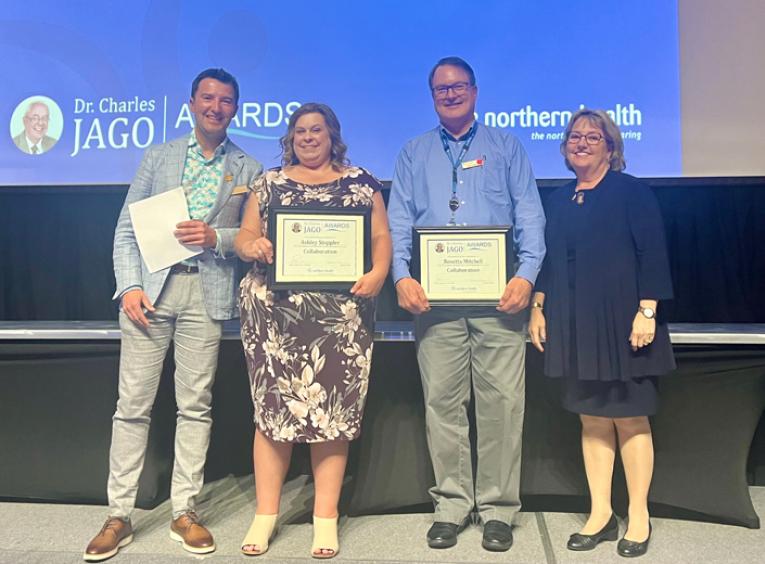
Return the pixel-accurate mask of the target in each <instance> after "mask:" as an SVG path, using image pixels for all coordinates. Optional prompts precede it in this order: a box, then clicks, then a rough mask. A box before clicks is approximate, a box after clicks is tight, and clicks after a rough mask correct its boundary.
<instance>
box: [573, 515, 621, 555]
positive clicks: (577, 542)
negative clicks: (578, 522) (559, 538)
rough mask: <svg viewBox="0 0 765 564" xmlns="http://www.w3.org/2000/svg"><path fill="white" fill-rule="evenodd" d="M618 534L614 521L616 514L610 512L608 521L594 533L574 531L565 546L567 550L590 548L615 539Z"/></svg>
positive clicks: (617, 524) (617, 526)
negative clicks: (585, 533) (586, 533)
mask: <svg viewBox="0 0 765 564" xmlns="http://www.w3.org/2000/svg"><path fill="white" fill-rule="evenodd" d="M618 536H619V523H617V522H616V515H614V514H613V513H611V518H610V519H609V520H608V523H606V524H605V526H604V527H603V528H602V529H600V530H599V531H598V532H597V533H595V534H594V535H583V534H582V533H574V534H573V535H571V536H570V537H569V539H568V543H567V544H566V548H568V549H569V550H592V549H593V548H595V547H596V546H598V543H600V542H602V541H615V540H616V538H617V537H618Z"/></svg>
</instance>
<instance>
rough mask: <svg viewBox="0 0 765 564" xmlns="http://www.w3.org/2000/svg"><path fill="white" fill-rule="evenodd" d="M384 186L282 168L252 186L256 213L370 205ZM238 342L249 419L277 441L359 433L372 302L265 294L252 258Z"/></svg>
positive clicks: (368, 179)
mask: <svg viewBox="0 0 765 564" xmlns="http://www.w3.org/2000/svg"><path fill="white" fill-rule="evenodd" d="M381 188H382V185H381V184H380V182H379V181H378V180H377V179H375V178H374V177H373V176H372V175H371V174H370V173H369V172H367V171H366V170H364V169H362V168H358V167H349V168H347V169H346V170H345V173H344V174H343V176H342V177H341V178H340V179H339V180H338V181H333V182H330V183H327V184H302V183H299V182H296V181H294V180H292V179H290V178H288V177H287V176H286V175H285V174H284V173H283V172H282V170H281V169H280V168H277V169H273V170H269V171H268V172H267V173H266V174H265V175H263V176H262V177H261V178H260V179H259V180H258V181H257V182H256V184H255V186H254V191H255V193H256V194H257V195H258V198H259V201H260V203H261V205H260V216H261V221H262V222H263V225H265V226H267V225H268V211H269V208H270V206H269V203H270V204H273V205H278V206H291V207H296V208H300V207H313V208H315V207H317V206H321V207H327V208H362V209H363V208H371V206H372V195H373V194H374V192H376V191H378V190H380V189H381ZM239 304H240V307H241V322H242V342H243V344H244V354H245V357H246V360H247V370H248V372H249V376H250V387H251V392H252V401H253V403H254V404H255V423H256V425H257V428H258V429H259V430H260V431H261V432H262V433H263V434H265V435H266V436H267V437H269V438H271V439H272V440H275V441H281V442H292V443H314V442H322V441H332V440H352V439H355V438H356V437H357V436H358V434H359V431H360V426H361V417H362V415H363V411H364V402H365V400H366V395H367V387H368V383H369V371H370V363H371V360H372V345H373V338H374V314H375V302H374V300H373V299H364V298H357V297H354V296H353V295H352V294H350V293H335V292H303V291H271V290H269V289H268V288H267V287H266V270H265V267H264V265H263V264H261V263H259V262H257V261H256V262H254V263H253V267H252V269H251V270H250V272H249V273H248V274H247V276H245V278H244V279H243V280H242V283H241V286H240V296H239Z"/></svg>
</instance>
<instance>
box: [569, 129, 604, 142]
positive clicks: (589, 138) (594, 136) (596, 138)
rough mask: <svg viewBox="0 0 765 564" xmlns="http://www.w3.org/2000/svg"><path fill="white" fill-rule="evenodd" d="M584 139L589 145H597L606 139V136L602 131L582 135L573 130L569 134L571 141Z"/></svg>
mask: <svg viewBox="0 0 765 564" xmlns="http://www.w3.org/2000/svg"><path fill="white" fill-rule="evenodd" d="M582 139H584V140H585V141H586V142H587V144H588V145H597V144H598V143H600V142H601V141H602V140H603V139H604V137H603V136H602V135H601V134H600V133H588V134H587V135H582V134H581V133H577V132H576V131H572V132H571V133H569V134H568V142H569V143H579V141H581V140H582Z"/></svg>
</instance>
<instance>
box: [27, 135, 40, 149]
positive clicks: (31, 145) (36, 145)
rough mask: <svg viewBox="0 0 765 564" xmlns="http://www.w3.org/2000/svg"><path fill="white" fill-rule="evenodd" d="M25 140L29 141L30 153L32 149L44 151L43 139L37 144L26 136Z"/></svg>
mask: <svg viewBox="0 0 765 564" xmlns="http://www.w3.org/2000/svg"><path fill="white" fill-rule="evenodd" d="M24 139H26V140H27V145H28V146H29V150H30V151H31V150H32V147H37V148H38V149H40V150H42V137H41V138H40V140H39V141H38V142H37V143H35V142H34V141H32V140H31V139H30V138H29V137H27V136H26V135H24Z"/></svg>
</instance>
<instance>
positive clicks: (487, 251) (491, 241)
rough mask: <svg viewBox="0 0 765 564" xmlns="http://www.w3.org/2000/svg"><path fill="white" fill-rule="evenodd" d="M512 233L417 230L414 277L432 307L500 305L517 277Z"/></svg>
mask: <svg viewBox="0 0 765 564" xmlns="http://www.w3.org/2000/svg"><path fill="white" fill-rule="evenodd" d="M512 233H513V232H512V229H511V228H510V227H508V226H506V225H502V226H490V227H459V226H458V227H415V228H413V229H412V262H411V265H410V267H411V271H412V277H413V278H415V279H416V280H417V281H418V282H419V283H420V284H421V285H422V288H423V289H424V290H425V295H426V296H427V297H428V301H429V302H430V305H432V306H496V305H497V304H498V303H499V298H500V297H502V294H503V293H504V291H505V287H506V286H507V282H508V281H509V280H510V278H511V277H512V276H513V237H512Z"/></svg>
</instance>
